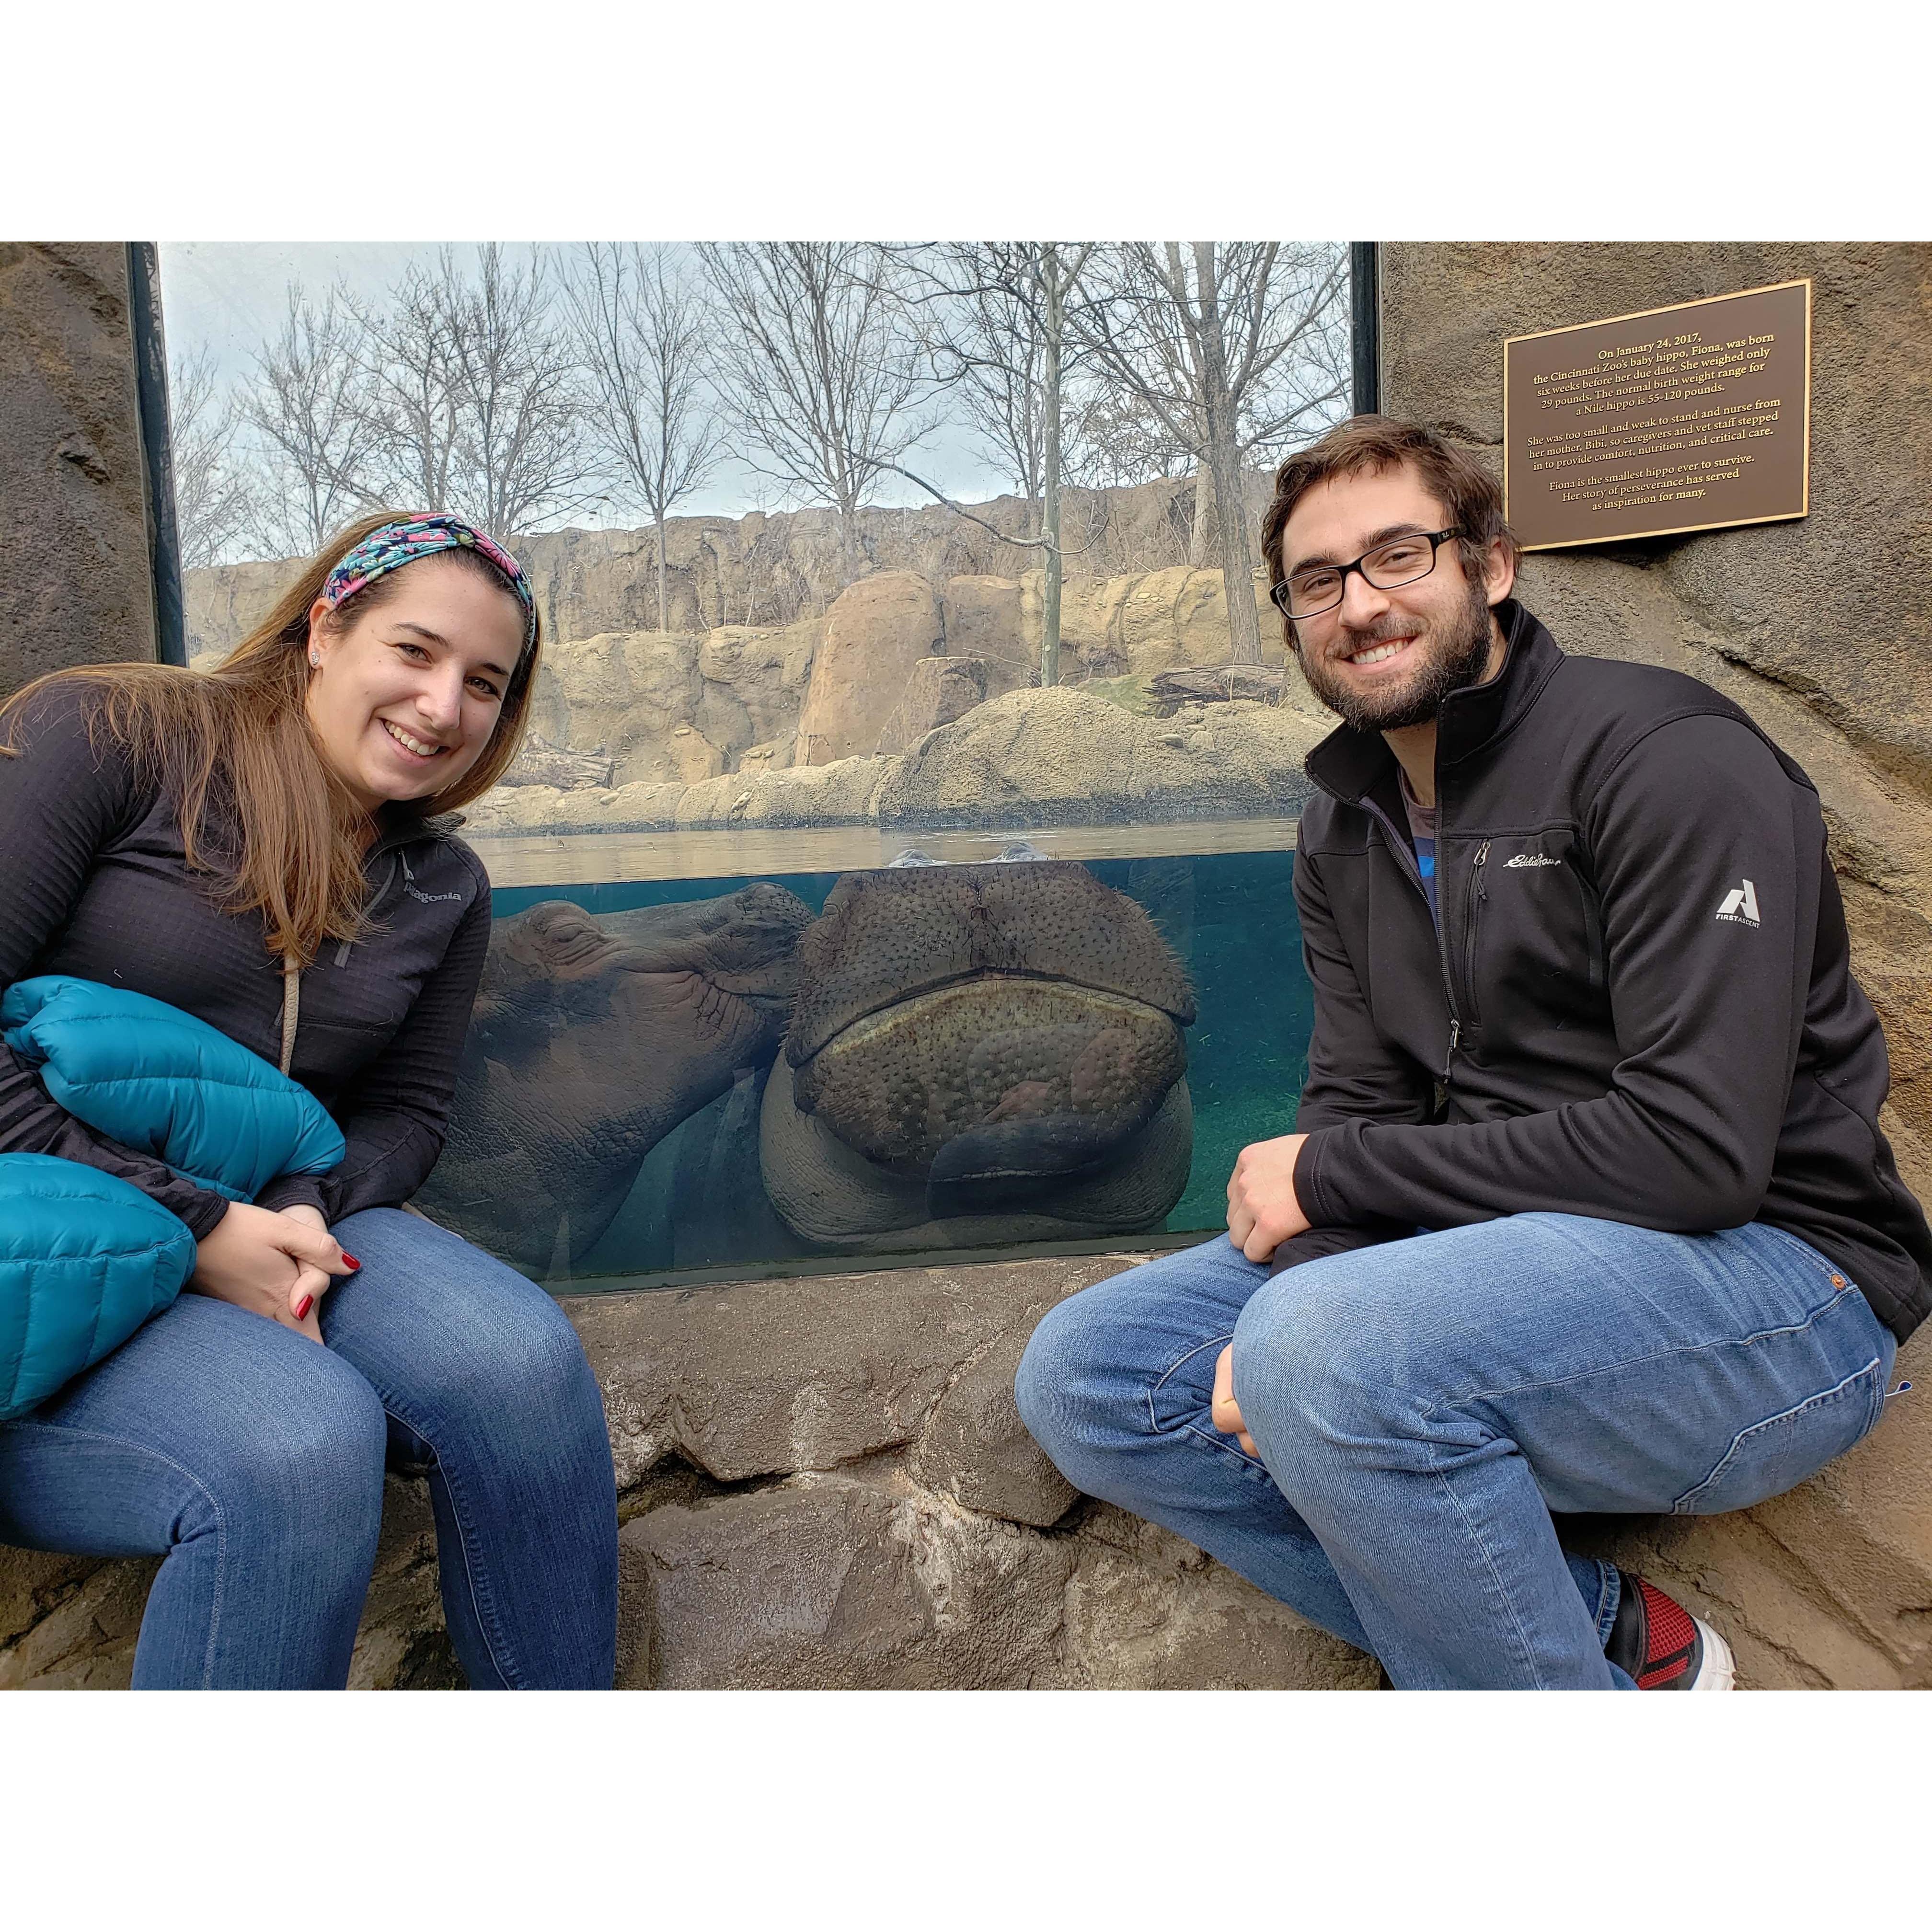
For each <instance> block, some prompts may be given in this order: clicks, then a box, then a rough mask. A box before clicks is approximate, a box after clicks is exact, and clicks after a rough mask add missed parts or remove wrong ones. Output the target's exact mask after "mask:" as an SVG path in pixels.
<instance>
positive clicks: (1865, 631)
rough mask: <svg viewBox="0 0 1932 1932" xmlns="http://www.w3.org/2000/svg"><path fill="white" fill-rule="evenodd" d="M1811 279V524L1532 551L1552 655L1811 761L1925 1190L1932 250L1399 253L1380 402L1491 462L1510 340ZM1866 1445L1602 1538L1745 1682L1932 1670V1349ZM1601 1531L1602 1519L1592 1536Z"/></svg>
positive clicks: (1901, 1364) (1528, 582) (1905, 1166)
mask: <svg viewBox="0 0 1932 1932" xmlns="http://www.w3.org/2000/svg"><path fill="white" fill-rule="evenodd" d="M1802 275H1808V276H1810V277H1811V278H1812V281H1813V311H1812V313H1813V323H1812V326H1813V343H1812V357H1811V510H1810V514H1809V515H1808V516H1807V517H1805V518H1803V519H1802V520H1799V521H1795V522H1791V523H1766V524H1760V525H1758V526H1755V527H1748V528H1744V529H1730V530H1715V531H1709V532H1703V533H1701V534H1699V535H1691V536H1675V537H1652V538H1644V539H1642V540H1640V541H1636V542H1632V543H1624V544H1613V545H1607V546H1604V547H1592V548H1590V549H1589V550H1556V551H1549V552H1544V553H1539V554H1538V555H1535V556H1530V557H1529V558H1527V559H1526V560H1525V562H1524V566H1523V574H1522V578H1521V590H1520V595H1522V597H1523V600H1524V601H1525V602H1526V603H1527V604H1529V607H1530V608H1531V609H1532V610H1535V612H1536V613H1537V614H1538V616H1541V618H1543V619H1544V621H1545V622H1547V623H1548V625H1550V628H1551V630H1552V631H1553V632H1554V634H1555V635H1556V639H1557V641H1558V642H1559V643H1561V644H1562V645H1563V646H1565V648H1566V649H1570V650H1573V651H1580V652H1588V653H1589V654H1591V655H1596V656H1604V657H1626V658H1637V659H1640V660H1642V661H1646V662H1649V663H1653V664H1667V665H1669V666H1670V667H1673V668H1674V669H1676V670H1684V671H1687V672H1688V673H1690V674H1691V676H1694V677H1698V678H1701V679H1703V680H1704V682H1706V683H1707V684H1709V685H1713V686H1715V688H1717V689H1718V690H1719V691H1723V692H1724V694H1726V695H1727V697H1732V698H1733V699H1735V700H1736V701H1737V702H1738V703H1740V704H1741V705H1742V706H1744V708H1745V709H1746V710H1747V711H1748V712H1750V713H1751V715H1752V716H1753V717H1754V718H1756V719H1757V721H1758V722H1759V723H1760V724H1762V725H1763V727H1764V728H1765V730H1766V731H1768V732H1769V733H1770V734H1771V736H1772V737H1773V738H1774V739H1776V740H1777V742H1778V743H1779V744H1780V745H1783V746H1784V748H1785V749H1786V750H1787V751H1789V752H1790V753H1791V754H1792V755H1793V757H1796V758H1797V759H1798V760H1799V762H1800V763H1802V765H1803V766H1805V769H1806V770H1807V772H1809V773H1810V775H1811V778H1812V780H1813V781H1814V783H1815V784H1817V787H1818V790H1819V794H1820V797H1821V799H1823V803H1824V808H1825V814H1826V822H1827V823H1828V824H1829V827H1830V830H1831V838H1832V860H1833V863H1834V865H1835V867H1836V868H1837V870H1838V877H1839V879H1840V880H1841V883H1842V885H1843V889H1844V896H1845V909H1846V916H1847V919H1848V920H1849V924H1850V927H1851V933H1852V949H1853V950H1852V957H1853V962H1854V965H1855V970H1856V971H1857V973H1858V977H1859V980H1861V983H1863V985H1864V987H1865V989H1866V991H1867V992H1868V993H1869V994H1870V995H1871V998H1872V1001H1873V1004H1874V1005H1876V1007H1877V1008H1878V1011H1879V1017H1880V1019H1882V1021H1883V1022H1884V1024H1885V1037H1886V1039H1887V1041H1888V1044H1889V1046H1890V1047H1891V1058H1892V1098H1891V1105H1890V1106H1889V1107H1888V1109H1887V1110H1886V1112H1885V1116H1884V1125H1885V1130H1886V1132H1887V1133H1888V1135H1889V1136H1890V1137H1891V1142H1892V1145H1893V1146H1894V1149H1895V1150H1896V1151H1897V1155H1898V1160H1899V1166H1900V1170H1901V1172H1903V1175H1904V1176H1905V1178H1906V1181H1907V1182H1908V1183H1909V1184H1910V1185H1911V1186H1912V1187H1913V1188H1915V1190H1917V1192H1918V1194H1919V1196H1920V1197H1921V1199H1924V1198H1926V1197H1927V1193H1928V1190H1932V572H1928V570H1927V559H1932V246H1928V245H1925V244H1923V243H1913V244H1909V245H1892V244H1878V243H1849V244H1836V243H1833V244H1819V245H1813V244H1803V243H1777V244H1772V243H1712V242H1698V243H1614V244H1604V245H1571V244H1565V245H1561V246H1558V245H1544V244H1535V243H1527V242H1525V243H1511V244H1506V245H1488V244H1485V245H1474V244H1469V245H1463V244H1448V243H1407V242H1403V243H1388V244H1385V245H1384V246H1383V248H1382V395H1383V406H1384V407H1385V409H1387V410H1388V411H1389V412H1390V413H1391V414H1395V415H1410V416H1420V417H1421V418H1423V419H1424V420H1426V421H1427V422H1431V423H1433V424H1434V425H1436V427H1437V428H1439V429H1441V430H1442V431H1444V432H1445V434H1448V435H1449V436H1450V437H1453V438H1454V440H1456V441H1457V443H1459V444H1460V445H1461V446H1463V448H1464V449H1466V450H1467V451H1468V452H1469V454H1470V455H1472V456H1474V457H1475V458H1477V459H1478V460H1480V461H1482V462H1484V463H1487V465H1488V466H1490V468H1491V469H1492V470H1493V471H1495V472H1496V473H1497V474H1499V475H1500V473H1501V470H1502V343H1503V338H1504V337H1505V336H1506V335H1523V334H1526V333H1528V332H1532V331H1534V330H1537V329H1553V328H1558V327H1561V326H1563V325H1565V324H1566V323H1579V322H1590V321H1595V320H1598V319H1600V318H1601V317H1607V316H1613V315H1623V314H1631V313H1633V312H1634V311H1639V310H1643V309H1649V308H1658V307H1659V306H1661V305H1664V304H1667V303H1670V302H1682V301H1686V300H1688V299H1691V298H1693V297H1696V296H1710V295H1722V294H1725V293H1729V292H1730V291H1731V290H1736V289H1745V288H1754V287H1760V286H1762V285H1763V284H1768V283H1772V282H1778V281H1789V280H1790V279H1792V278H1796V277H1798V276H1802ZM1898 1374H1899V1375H1900V1376H1903V1377H1906V1378H1909V1379H1912V1380H1913V1381H1915V1382H1917V1383H1918V1391H1915V1392H1914V1393H1913V1394H1911V1395H1909V1396H1906V1397H1901V1398H1900V1399H1899V1400H1896V1401H1894V1402H1893V1403H1891V1404H1889V1405H1888V1413H1887V1415H1886V1416H1885V1421H1883V1423H1882V1424H1881V1425H1880V1427H1879V1429H1878V1430H1876V1432H1875V1433H1874V1434H1873V1436H1871V1437H1870V1438H1869V1439H1867V1442H1865V1443H1864V1444H1863V1445H1861V1447H1860V1448H1858V1450H1857V1451H1855V1453H1854V1454H1852V1455H1851V1456H1849V1457H1846V1458H1845V1459H1844V1460H1843V1461H1842V1462H1841V1463H1835V1464H1834V1465H1832V1467H1831V1468H1829V1469H1827V1470H1826V1471H1825V1472H1823V1475H1820V1477H1818V1478H1817V1479H1816V1480H1815V1481H1812V1482H1810V1483H1808V1484H1805V1486H1804V1487H1802V1488H1801V1489H1799V1490H1796V1491H1795V1492H1793V1493H1792V1494H1791V1495H1790V1496H1783V1497H1780V1498H1778V1499H1776V1500H1775V1501H1774V1502H1769V1503H1766V1504H1764V1505H1761V1506H1760V1508H1757V1509H1754V1510H1750V1511H1745V1512H1744V1513H1742V1514H1740V1515H1737V1516H1729V1517H1715V1518H1712V1519H1709V1520H1693V1519H1682V1520H1666V1521H1664V1523H1655V1524H1647V1525H1639V1524H1633V1525H1630V1526H1625V1527H1623V1528H1622V1529H1613V1530H1610V1532H1608V1533H1609V1535H1610V1541H1611V1545H1612V1547H1616V1548H1619V1549H1621V1550H1622V1551H1623V1552H1624V1553H1625V1554H1626V1555H1628V1556H1630V1558H1631V1560H1633V1561H1634V1562H1637V1563H1638V1564H1639V1565H1640V1567H1644V1568H1648V1569H1649V1571H1651V1573H1652V1574H1655V1575H1656V1576H1657V1577H1658V1579H1659V1580H1660V1581H1663V1582H1665V1583H1667V1585H1671V1586H1681V1588H1682V1592H1683V1594H1684V1595H1685V1597H1686V1598H1687V1599H1688V1601H1692V1602H1694V1603H1697V1604H1703V1605H1705V1606H1707V1607H1709V1609H1710V1610H1712V1613H1714V1615H1715V1616H1716V1617H1717V1618H1718V1620H1719V1621H1720V1622H1721V1624H1722V1625H1723V1627H1724V1629H1725V1630H1726V1631H1727V1632H1728V1633H1729V1634H1730V1635H1731V1636H1732V1637H1733V1642H1734V1643H1736V1646H1737V1649H1738V1652H1739V1661H1740V1663H1741V1664H1742V1665H1743V1667H1744V1668H1745V1673H1746V1675H1747V1676H1748V1678H1750V1679H1751V1681H1753V1682H1758V1683H1767V1684H1790V1685H1842V1686H1854V1685H1855V1686H1860V1687H1867V1686H1878V1685H1899V1684H1912V1685H1925V1684H1927V1683H1928V1682H1932V1615H1928V1612H1927V1605H1932V1381H1928V1377H1932V1340H1928V1338H1927V1337H1926V1336H1925V1335H1924V1334H1921V1335H1920V1336H1918V1337H1915V1338H1914V1339H1913V1340H1912V1342H1911V1343H1908V1344H1907V1345H1906V1347H1905V1349H1903V1350H1902V1351H1901V1352H1900V1356H1899V1361H1898ZM1595 1529H1596V1532H1597V1533H1598V1534H1600V1535H1601V1534H1604V1532H1605V1526H1601V1525H1598V1526H1595Z"/></svg>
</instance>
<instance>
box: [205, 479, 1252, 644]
mask: <svg viewBox="0 0 1932 1932" xmlns="http://www.w3.org/2000/svg"><path fill="white" fill-rule="evenodd" d="M1244 482H1245V485H1246V489H1247V500H1248V509H1249V511H1250V515H1252V516H1253V517H1256V518H1257V519H1259V517H1260V514H1261V512H1262V508H1263V507H1264V506H1265V504H1266V503H1267V502H1268V489H1269V477H1268V474H1267V473H1266V472H1262V471H1253V472H1250V474H1249V475H1247V477H1246V478H1244ZM973 514H974V516H975V517H979V518H980V519H981V520H982V522H983V523H988V524H991V525H992V526H993V531H998V532H1004V533H1005V535H1007V536H1010V537H1013V538H1025V537H1027V536H1030V535H1033V534H1034V532H1035V529H1036V527H1037V522H1038V516H1039V511H1038V506H1037V505H1036V504H1030V503H1028V502H1026V501H1025V499H1022V498H1020V497H1018V496H1001V497H998V498H996V499H995V500H994V501H993V502H990V503H976V504H974V505H973ZM1063 514H1064V519H1065V525H1066V534H1067V544H1068V548H1069V550H1070V553H1072V554H1073V556H1075V557H1076V559H1077V562H1078V565H1079V574H1080V575H1081V576H1082V577H1088V578H1096V579H1099V578H1106V577H1119V576H1127V575H1139V574H1144V573H1145V572H1148V571H1160V570H1165V569H1167V568H1172V567H1175V566H1184V565H1188V564H1190V562H1191V563H1196V564H1198V563H1199V562H1201V561H1202V559H1200V558H1199V557H1198V556H1190V538H1191V534H1192V530H1193V520H1194V484H1193V479H1192V478H1181V479H1179V480H1178V481H1174V480H1164V481H1156V482H1152V483H1142V484H1136V485H1135V486H1134V487H1131V488H1126V489H1118V490H1069V491H1068V492H1067V495H1066V497H1065V499H1064V510H1063ZM859 531H860V538H861V541H860V543H859V557H860V560H861V568H862V572H864V573H867V574H869V573H870V572H871V571H898V570H910V571H916V572H917V573H918V574H919V575H921V576H922V577H927V578H929V579H931V580H932V581H934V582H935V583H943V582H944V581H945V580H946V579H947V578H948V577H972V576H990V577H1001V578H1004V579H1013V578H1016V577H1022V576H1024V575H1025V574H1026V572H1027V569H1028V565H1031V564H1032V563H1034V562H1035V561H1036V560H1037V556H1038V553H1037V551H1035V550H1031V549H1030V548H1028V547H1027V546H1026V545H1025V544H1024V543H1019V542H1007V541H1002V540H1001V537H1000V536H999V535H995V534H993V532H992V531H989V530H987V529H983V528H982V527H980V525H979V524H975V523H969V522H968V521H967V520H965V518H964V517H961V516H959V515H958V514H956V512H954V511H951V510H949V509H947V508H945V507H944V505H940V504H937V503H935V504H929V505H926V507H925V508H922V509H904V510H867V511H863V512H862V514H861V516H860V518H859ZM516 550H517V556H518V558H519V559H520V561H521V562H523V565H524V567H525V568H526V569H527V570H528V571H529V574H530V581H531V585H532V589H534V591H535V595H536V599H537V604H538V608H539V609H540V610H541V611H542V613H543V617H544V629H545V631H546V633H547V634H548V635H549V636H550V637H594V636H595V635H596V634H598V632H600V631H653V630H655V629H656V628H657V624H658V580H657V540H656V537H655V534H654V532H652V530H649V529H631V530H553V531H546V532H541V533H540V534H538V535H534V536H524V537H520V538H517V541H516ZM664 550H665V559H666V562H667V566H668V567H667V571H666V574H665V582H666V587H667V592H668V602H669V612H668V619H669V624H670V629H671V630H672V631H673V632H676V631H710V630H720V629H724V628H728V627H730V626H732V625H750V626H754V627H757V626H762V627H763V628H769V629H782V628H784V627H785V626H786V625H789V624H791V623H793V622H796V621H797V620H798V619H799V618H801V617H808V616H821V617H822V616H823V615H824V614H825V613H826V610H828V609H829V607H830V605H831V604H832V600H833V599H834V598H836V597H837V596H838V594H839V592H840V591H841V590H842V589H844V587H845V581H846V580H845V579H844V577H843V576H842V575H841V570H842V569H843V568H844V564H843V553H842V551H841V547H840V545H839V542H838V526H837V523H836V521H835V518H834V517H833V515H832V512H831V511H829V510H790V511H773V512H770V513H766V512H765V511H753V512H752V513H751V514H749V515H748V516H744V517H672V518H671V520H670V522H669V523H667V524H666V525H665V526H664ZM1209 560H1210V561H1211V559H1209ZM287 575H288V565H287V563H285V562H268V563H244V564H231V565H225V566H223V568H220V569H217V570H196V571H189V572H188V573H187V578H186V581H185V583H184V592H185V596H186V601H187V633H188V649H189V652H190V655H196V656H199V655H208V654H209V653H215V654H219V653H220V652H223V651H226V650H227V649H230V648H232V647H233V646H234V645H236V644H237V643H239V642H240V641H241V640H242V637H245V635H246V634H248V631H249V629H250V628H251V627H252V626H253V625H254V624H255V623H257V622H259V621H260V619H261V618H262V617H263V616H266V614H267V612H268V610H269V607H270V606H271V605H272V604H273V603H274V601H275V597H276V595H278V592H279V591H280V589H281V586H282V584H283V583H284V582H285V581H286V580H287ZM1038 576H1039V573H1038V571H1034V577H1035V579H1036V580H1037V578H1038ZM1035 598H1036V609H1037V592H1036V593H1035Z"/></svg>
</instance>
